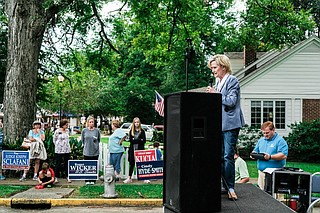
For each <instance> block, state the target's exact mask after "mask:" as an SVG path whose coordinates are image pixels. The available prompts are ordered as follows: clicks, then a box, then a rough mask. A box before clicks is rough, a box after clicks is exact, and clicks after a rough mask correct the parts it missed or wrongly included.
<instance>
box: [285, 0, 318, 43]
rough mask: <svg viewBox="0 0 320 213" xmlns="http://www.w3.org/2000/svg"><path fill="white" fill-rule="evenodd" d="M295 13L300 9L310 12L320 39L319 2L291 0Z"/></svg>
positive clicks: (314, 0)
mask: <svg viewBox="0 0 320 213" xmlns="http://www.w3.org/2000/svg"><path fill="white" fill-rule="evenodd" d="M291 2H292V3H293V6H294V8H295V10H296V11H300V10H301V9H304V10H310V13H311V14H312V16H313V19H314V21H315V23H316V26H317V29H318V37H320V2H319V0H291Z"/></svg>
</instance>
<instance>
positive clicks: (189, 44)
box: [186, 38, 192, 92]
mask: <svg viewBox="0 0 320 213" xmlns="http://www.w3.org/2000/svg"><path fill="white" fill-rule="evenodd" d="M186 42H187V48H186V92H188V69H189V60H190V59H191V51H192V43H191V42H192V40H191V38H187V40H186Z"/></svg>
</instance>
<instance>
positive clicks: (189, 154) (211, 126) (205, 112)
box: [163, 92, 222, 213]
mask: <svg viewBox="0 0 320 213" xmlns="http://www.w3.org/2000/svg"><path fill="white" fill-rule="evenodd" d="M164 103H165V107H164V114H165V118H164V120H165V129H164V143H165V144H164V185H163V190H164V193H163V205H164V212H167V213H169V212H182V213H184V212H219V211H221V129H222V126H221V120H222V118H221V113H222V112H221V110H222V100H221V94H208V93H191V92H181V93H176V94H170V95H167V96H165V102H164Z"/></svg>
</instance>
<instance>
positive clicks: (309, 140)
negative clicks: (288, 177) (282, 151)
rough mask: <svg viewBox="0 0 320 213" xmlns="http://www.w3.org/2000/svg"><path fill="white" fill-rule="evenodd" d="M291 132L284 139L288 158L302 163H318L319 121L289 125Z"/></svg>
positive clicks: (319, 154)
mask: <svg viewBox="0 0 320 213" xmlns="http://www.w3.org/2000/svg"><path fill="white" fill-rule="evenodd" d="M289 127H290V128H291V129H292V132H291V133H289V135H288V137H286V138H285V139H286V141H287V143H288V146H289V157H290V159H292V160H298V161H303V162H320V153H319V150H320V138H319V132H320V119H317V120H313V121H311V122H299V123H294V124H291V125H289Z"/></svg>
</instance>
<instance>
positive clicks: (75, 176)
mask: <svg viewBox="0 0 320 213" xmlns="http://www.w3.org/2000/svg"><path fill="white" fill-rule="evenodd" d="M98 177H99V167H98V161H97V160H69V163H68V178H69V179H70V180H98Z"/></svg>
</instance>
